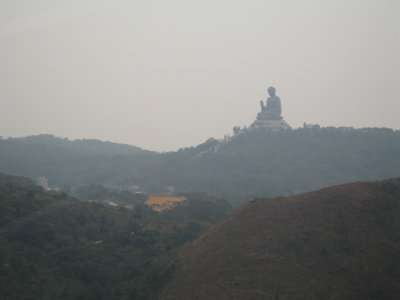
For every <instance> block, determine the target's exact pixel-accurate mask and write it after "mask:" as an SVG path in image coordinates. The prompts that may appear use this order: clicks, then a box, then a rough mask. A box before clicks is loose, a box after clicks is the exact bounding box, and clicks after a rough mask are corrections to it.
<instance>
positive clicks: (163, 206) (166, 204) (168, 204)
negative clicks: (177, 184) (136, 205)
mask: <svg viewBox="0 0 400 300" xmlns="http://www.w3.org/2000/svg"><path fill="white" fill-rule="evenodd" d="M186 200H187V198H186V197H183V196H166V195H152V196H150V198H149V199H147V201H146V202H145V203H144V204H146V205H148V206H150V207H151V208H152V209H153V210H155V211H158V212H162V211H165V210H168V209H171V208H173V207H175V206H176V205H178V203H180V202H182V201H186Z"/></svg>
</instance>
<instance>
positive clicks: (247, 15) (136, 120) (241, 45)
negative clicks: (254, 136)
mask: <svg viewBox="0 0 400 300" xmlns="http://www.w3.org/2000/svg"><path fill="white" fill-rule="evenodd" d="M398 3H399V1H397V0H348V1H337V0H275V1H273V0H246V1H245V0H243V1H235V0H213V1H208V0H203V1H188V0H186V1H183V0H170V1H155V0H147V1H134V0H130V1H128V0H112V1H111V0H110V1H105V0H97V1H84V0H68V1H67V0H63V1H62V0H36V1H32V0H0V136H3V137H4V138H5V137H8V136H13V137H16V136H26V135H33V134H40V133H52V134H54V135H56V136H60V137H68V138H70V139H75V138H96V139H101V140H109V141H113V142H122V143H128V144H133V145H136V146H139V147H142V148H146V149H149V150H156V151H163V150H176V149H179V148H181V147H186V146H195V145H197V144H199V143H201V142H203V141H205V140H206V139H207V138H209V137H215V138H222V137H223V136H224V134H227V133H230V132H231V130H232V127H233V126H244V125H250V124H251V123H252V122H253V121H254V119H255V117H256V115H257V112H258V111H259V110H260V108H259V101H260V99H264V100H265V99H266V97H267V88H268V87H269V86H270V85H272V86H275V87H276V89H277V95H278V96H280V98H281V100H282V110H283V116H284V118H285V120H286V121H287V122H288V123H289V124H290V125H291V126H292V127H294V128H297V127H300V126H302V124H303V122H304V121H306V122H307V123H312V124H320V125H322V126H354V127H356V128H358V127H389V128H394V129H400V11H399V10H400V6H399V4H398Z"/></svg>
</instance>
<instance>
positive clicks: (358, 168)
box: [0, 127, 400, 203]
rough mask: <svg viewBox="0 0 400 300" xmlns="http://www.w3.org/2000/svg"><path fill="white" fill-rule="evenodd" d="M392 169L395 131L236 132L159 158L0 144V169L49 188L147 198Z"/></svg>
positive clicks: (317, 182) (119, 148)
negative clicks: (133, 192)
mask: <svg viewBox="0 0 400 300" xmlns="http://www.w3.org/2000/svg"><path fill="white" fill-rule="evenodd" d="M399 170H400V132H399V131H394V130H391V129H379V128H365V129H352V128H334V127H330V128H314V129H312V128H311V129H310V128H299V129H296V130H281V131H277V132H271V131H264V130H249V129H243V130H236V134H235V135H234V136H232V137H226V138H225V139H224V140H222V141H218V140H215V139H209V140H207V141H206V142H205V143H203V144H200V145H198V146H196V147H190V148H184V149H180V150H178V151H176V152H166V153H156V152H149V151H143V150H141V149H139V148H137V147H133V146H128V145H119V144H113V143H103V142H100V141H95V140H94V141H92V140H83V141H68V140H63V139H59V138H55V137H53V136H48V135H41V136H32V137H28V138H23V139H12V138H11V139H3V140H0V171H2V172H6V173H10V174H15V175H22V176H29V177H31V178H33V179H37V177H39V176H45V177H47V178H48V182H49V184H50V186H63V185H70V186H72V187H74V186H79V185H88V184H105V185H118V186H137V187H139V188H140V189H141V190H143V191H145V192H147V193H160V192H163V191H165V189H166V188H167V187H173V188H174V190H175V192H176V193H181V192H192V191H196V192H206V193H208V194H211V195H215V196H218V197H226V198H228V199H230V200H231V201H234V202H236V203H243V202H247V201H248V200H249V199H252V198H254V197H261V196H276V195H289V194H295V193H300V192H304V191H309V190H313V189H318V188H322V187H326V186H330V185H334V184H341V183H347V182H352V181H357V180H379V179H385V178H391V177H396V176H398V175H399Z"/></svg>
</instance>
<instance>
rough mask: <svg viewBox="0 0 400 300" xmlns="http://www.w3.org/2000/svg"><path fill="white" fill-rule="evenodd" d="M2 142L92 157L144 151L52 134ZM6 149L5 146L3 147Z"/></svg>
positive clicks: (128, 146) (125, 145) (127, 146)
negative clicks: (73, 152) (45, 147)
mask: <svg viewBox="0 0 400 300" xmlns="http://www.w3.org/2000/svg"><path fill="white" fill-rule="evenodd" d="M0 142H4V143H9V144H15V145H25V146H29V145H37V144H39V145H42V146H47V147H60V148H66V149H70V150H73V151H76V152H79V153H81V154H92V155H107V156H108V155H134V154H138V153H141V152H142V151H143V149H141V148H139V147H136V146H131V145H128V144H120V143H112V142H104V141H100V140H96V139H76V140H69V139H67V138H60V137H56V136H54V135H52V134H40V135H31V136H27V137H22V138H8V139H3V140H0ZM3 147H4V145H3Z"/></svg>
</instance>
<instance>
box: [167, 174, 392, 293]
mask: <svg viewBox="0 0 400 300" xmlns="http://www.w3.org/2000/svg"><path fill="white" fill-rule="evenodd" d="M175 263H176V264H177V267H176V271H175V273H174V277H173V280H172V281H171V282H170V283H169V284H168V285H167V286H166V288H165V289H164V291H163V294H162V296H161V298H162V299H397V296H398V295H400V179H393V180H388V181H381V182H373V183H353V184H347V185H341V186H335V187H331V188H327V189H323V190H320V191H316V192H311V193H306V194H302V195H299V196H292V197H287V198H273V199H262V200H255V201H253V202H251V203H249V204H248V205H245V206H244V207H242V208H240V209H237V210H236V211H235V212H233V213H232V214H231V215H229V216H228V217H226V218H225V219H223V220H222V221H221V222H219V223H218V224H217V225H216V226H215V227H213V228H211V229H210V230H208V231H207V232H206V233H205V234H203V235H202V236H200V237H199V238H197V239H196V240H194V241H193V242H191V243H190V244H189V245H187V246H185V247H184V248H183V249H182V250H181V251H180V252H179V254H178V255H177V258H176V261H175ZM169 264H170V265H173V263H172V262H171V261H169Z"/></svg>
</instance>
